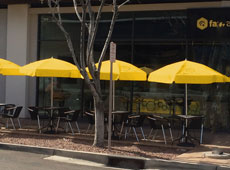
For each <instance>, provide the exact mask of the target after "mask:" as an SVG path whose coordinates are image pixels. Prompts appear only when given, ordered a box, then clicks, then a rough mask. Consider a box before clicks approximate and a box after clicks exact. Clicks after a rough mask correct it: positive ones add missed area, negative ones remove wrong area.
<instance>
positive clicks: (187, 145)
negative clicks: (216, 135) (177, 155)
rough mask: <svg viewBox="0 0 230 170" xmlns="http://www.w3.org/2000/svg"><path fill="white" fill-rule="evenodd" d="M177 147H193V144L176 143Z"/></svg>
mask: <svg viewBox="0 0 230 170" xmlns="http://www.w3.org/2000/svg"><path fill="white" fill-rule="evenodd" d="M177 146H184V147H195V144H194V143H190V142H182V143H178V144H177Z"/></svg>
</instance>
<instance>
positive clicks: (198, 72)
mask: <svg viewBox="0 0 230 170" xmlns="http://www.w3.org/2000/svg"><path fill="white" fill-rule="evenodd" d="M148 81H150V82H159V83H166V84H172V83H178V84H185V91H186V92H185V113H186V115H187V84H211V83H221V82H222V83H224V82H230V78H228V77H227V76H225V75H223V74H221V73H219V72H217V71H215V70H213V69H212V68H210V67H208V66H205V65H203V64H200V63H196V62H192V61H188V60H185V61H180V62H176V63H173V64H169V65H167V66H164V67H162V68H160V69H158V70H156V71H153V72H152V73H150V74H149V77H148Z"/></svg>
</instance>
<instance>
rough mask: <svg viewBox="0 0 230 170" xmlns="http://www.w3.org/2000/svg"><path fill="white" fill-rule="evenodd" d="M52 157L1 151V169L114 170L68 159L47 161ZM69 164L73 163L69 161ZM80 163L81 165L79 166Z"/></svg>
mask: <svg viewBox="0 0 230 170" xmlns="http://www.w3.org/2000/svg"><path fill="white" fill-rule="evenodd" d="M49 157H50V156H47V155H42V154H34V153H28V152H18V151H10V150H1V149H0V169H2V170H99V169H113V168H108V167H99V166H95V165H94V164H90V163H87V162H81V161H76V160H75V161H74V163H66V162H67V161H66V158H65V159H62V158H59V161H54V160H55V159H54V160H47V159H45V158H49ZM62 160H63V161H62ZM68 162H71V160H69V161H68ZM78 162H79V164H78ZM84 164H85V165H84Z"/></svg>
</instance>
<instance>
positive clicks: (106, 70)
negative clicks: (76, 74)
mask: <svg viewBox="0 0 230 170" xmlns="http://www.w3.org/2000/svg"><path fill="white" fill-rule="evenodd" d="M96 67H98V63H97V64H96ZM86 70H87V72H89V71H88V68H86ZM90 77H91V76H90ZM100 79H101V80H110V61H109V60H107V61H103V62H102V65H101V70H100ZM146 79H147V74H146V72H144V71H143V70H141V69H140V68H138V67H136V66H134V65H132V64H130V63H127V62H124V61H120V60H116V61H115V62H114V63H113V80H127V81H146Z"/></svg>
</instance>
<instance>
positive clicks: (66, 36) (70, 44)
mask: <svg viewBox="0 0 230 170" xmlns="http://www.w3.org/2000/svg"><path fill="white" fill-rule="evenodd" d="M52 2H53V3H54V4H55V6H54V7H53V6H52ZM48 6H49V8H50V10H51V11H52V12H51V14H52V17H53V19H54V20H55V22H56V23H57V25H58V26H59V28H60V29H61V31H62V32H63V33H64V36H65V38H66V41H67V44H68V46H69V49H70V52H71V54H72V58H73V60H74V63H75V65H76V66H77V68H78V69H79V70H80V71H81V68H80V66H79V64H78V61H77V58H76V55H75V51H74V48H73V43H72V40H71V37H70V35H69V33H68V32H67V31H66V30H65V28H64V26H63V24H62V18H61V14H60V5H59V0H48ZM55 9H56V10H57V11H55ZM56 13H57V14H58V18H57V17H56V15H55V14H56Z"/></svg>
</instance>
